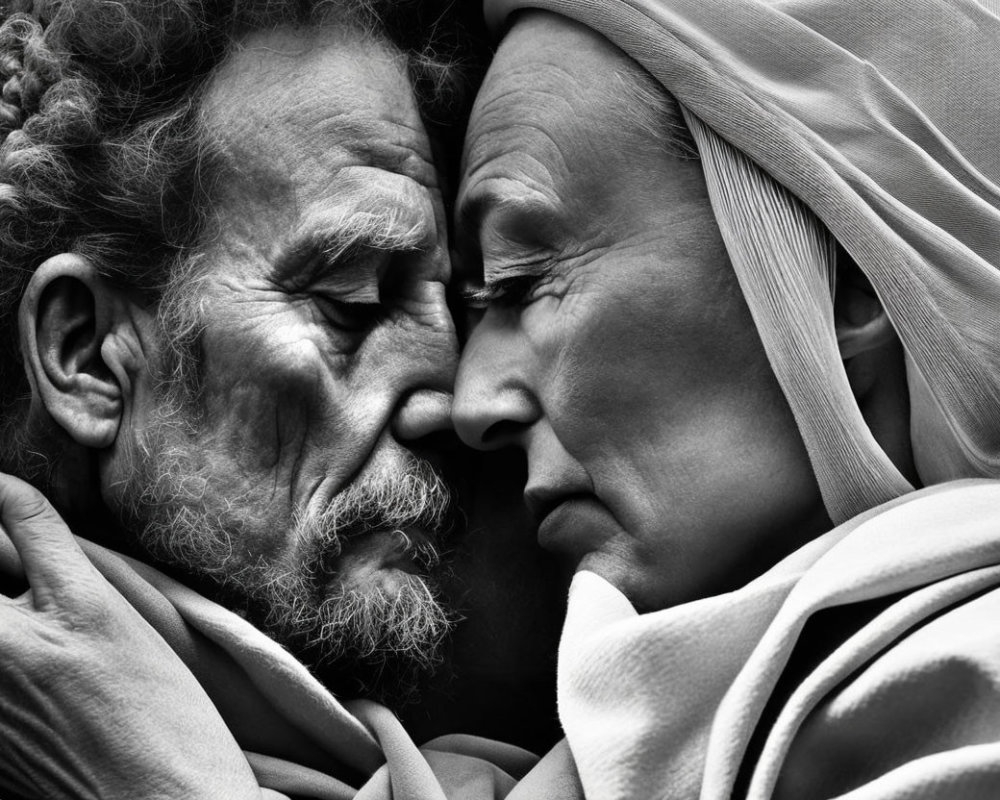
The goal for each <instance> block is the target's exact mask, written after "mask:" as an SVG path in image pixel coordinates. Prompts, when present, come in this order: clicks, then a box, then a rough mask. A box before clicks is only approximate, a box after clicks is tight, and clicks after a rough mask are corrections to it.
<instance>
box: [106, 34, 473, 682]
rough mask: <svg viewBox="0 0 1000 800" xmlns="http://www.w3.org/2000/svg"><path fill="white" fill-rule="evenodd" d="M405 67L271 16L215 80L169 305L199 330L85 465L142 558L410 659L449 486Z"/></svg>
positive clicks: (343, 643) (432, 284)
mask: <svg viewBox="0 0 1000 800" xmlns="http://www.w3.org/2000/svg"><path fill="white" fill-rule="evenodd" d="M404 70H405V67H404V65H403V64H402V63H400V60H399V59H398V58H397V57H395V56H394V55H393V54H392V53H391V52H390V51H389V49H388V48H386V47H383V46H381V45H379V44H374V43H370V42H360V41H357V40H355V39H353V38H349V37H346V38H345V37H344V36H343V35H337V34H336V33H333V32H329V31H327V32H311V33H309V32H290V31H277V32H272V33H268V34H263V35H255V36H252V37H250V38H249V39H248V40H247V41H246V42H244V43H243V45H242V46H241V47H240V48H239V49H238V50H237V52H236V54H235V55H234V57H233V58H232V59H231V61H230V62H228V64H226V65H224V66H223V67H222V68H221V69H220V71H219V72H218V73H217V74H216V75H215V76H214V77H213V79H212V81H211V83H210V85H209V86H208V90H207V94H206V96H205V99H204V102H203V106H202V113H203V117H202V119H203V123H204V126H205V128H206V129H207V131H208V133H209V135H210V137H212V138H214V139H215V140H216V141H217V142H218V143H219V144H220V146H221V153H222V162H221V168H220V169H219V170H218V174H219V175H220V178H219V182H218V183H217V184H216V185H214V186H213V187H212V188H211V192H212V195H213V196H214V197H215V198H217V203H216V204H215V205H214V207H213V208H212V209H211V218H210V219H209V228H208V230H209V238H208V242H207V244H206V246H205V248H204V253H203V254H201V255H200V256H199V261H198V269H197V271H196V277H195V279H194V280H193V282H192V283H191V286H190V291H187V292H186V293H185V295H183V296H182V297H181V298H180V300H179V302H178V303H177V304H176V306H177V308H179V309H180V311H181V313H180V320H179V321H178V320H173V321H171V323H170V325H175V326H176V325H177V324H179V323H180V324H183V320H184V319H185V318H194V319H196V320H198V321H199V322H200V323H201V324H202V325H203V326H204V327H203V331H204V332H203V335H202V337H201V346H200V351H201V360H200V363H199V364H198V381H197V383H198V388H199V391H198V393H197V394H196V396H194V397H192V396H191V394H190V392H188V393H185V392H182V391H181V389H180V387H179V386H177V385H173V386H171V385H169V383H168V386H167V388H165V389H162V388H161V389H160V390H159V391H156V392H154V393H150V394H146V395H142V394H141V393H140V395H139V396H138V399H137V402H136V406H135V409H134V411H133V417H132V418H131V419H129V420H127V423H129V424H130V425H131V429H132V437H130V436H129V435H128V434H126V435H125V436H124V437H120V439H124V440H125V442H124V444H126V445H127V444H128V440H129V439H130V438H134V444H133V446H134V447H135V448H137V450H138V453H139V455H138V459H137V460H138V462H139V465H140V469H139V470H138V472H137V473H136V474H134V475H132V474H129V473H128V472H127V471H126V470H127V468H128V461H124V462H123V461H122V460H121V459H116V460H112V461H111V462H110V464H111V466H109V467H108V468H107V469H106V471H105V475H104V476H103V477H104V482H105V487H106V489H105V491H106V493H107V494H108V495H109V501H110V502H111V503H112V504H113V505H117V506H120V507H121V506H124V507H126V513H127V514H131V515H132V516H133V517H134V518H135V519H134V521H133V524H134V525H137V526H138V527H141V528H145V533H144V534H143V536H144V539H145V542H146V545H147V546H148V547H149V548H151V549H152V551H153V552H154V553H155V554H157V555H158V556H160V557H162V558H164V559H166V560H168V561H172V562H174V563H179V564H181V565H183V566H185V567H186V568H187V569H189V570H191V571H193V572H195V573H201V574H209V575H213V576H215V579H216V580H217V581H221V582H222V583H223V585H224V586H225V587H226V588H228V590H229V591H230V592H231V594H232V595H233V596H234V597H235V598H237V600H238V601H243V600H249V603H250V605H251V607H253V606H257V607H258V613H259V614H260V619H259V620H258V621H260V622H261V623H262V624H263V625H264V627H265V628H267V629H269V630H270V631H271V632H273V633H274V634H276V635H277V636H278V637H279V638H284V639H285V640H287V641H289V642H290V643H292V644H294V645H296V646H298V647H305V648H308V647H310V646H316V648H317V652H318V654H319V655H320V656H321V657H325V658H327V659H330V660H336V661H338V664H340V665H342V664H343V663H345V662H349V661H350V660H351V659H354V660H356V661H359V662H360V663H361V666H360V667H359V669H361V670H362V672H364V671H367V672H371V671H373V670H376V671H377V670H380V669H382V668H383V664H382V662H381V658H382V656H383V655H385V654H386V653H392V652H393V651H396V652H398V653H402V659H403V660H404V661H406V660H407V659H409V660H413V659H416V661H417V662H418V663H422V662H423V660H425V659H426V658H427V656H428V655H429V654H430V653H429V651H432V650H433V646H434V643H435V642H436V641H437V639H438V638H439V637H440V635H441V633H442V632H443V631H444V629H445V628H446V627H447V621H446V619H445V617H444V615H443V613H442V611H441V609H440V608H439V607H438V606H437V604H436V602H435V601H434V599H433V597H432V595H433V590H432V587H431V585H430V584H429V582H428V580H427V578H426V574H427V573H428V572H429V571H430V570H431V568H432V567H433V564H434V562H435V560H436V554H435V547H436V545H437V544H438V543H437V541H436V539H437V538H438V537H439V535H440V534H441V533H442V531H443V529H444V527H445V525H446V518H447V513H446V512H447V506H448V502H447V491H446V490H445V489H444V488H443V484H442V483H441V481H440V479H439V478H438V477H437V475H436V473H435V471H434V470H433V469H431V468H430V467H429V466H428V464H427V462H426V461H424V460H422V459H419V458H418V457H417V455H416V451H417V448H419V447H420V443H421V440H423V439H424V438H425V437H426V436H427V435H429V434H432V433H434V432H435V431H437V430H439V429H442V428H445V427H447V426H449V425H450V423H449V421H448V412H449V409H450V397H451V395H450V393H451V389H452V382H453V376H454V369H455V361H456V356H457V343H456V339H455V335H454V329H453V325H452V321H451V318H450V316H449V312H448V308H447V306H446V303H445V283H446V282H447V280H448V278H449V261H448V257H447V244H446V238H445V222H444V216H443V206H442V201H441V194H440V190H439V188H438V185H437V176H438V173H437V171H436V169H435V165H434V163H433V161H432V156H431V150H430V145H429V142H428V138H427V135H426V133H425V131H424V128H423V125H422V122H421V119H420V116H419V114H418V111H417V108H416V105H415V101H414V98H413V95H412V92H411V89H410V85H409V82H408V80H407V78H406V74H405V71H404ZM170 325H168V336H169V335H170V333H171V332H170V330H169V328H170ZM174 333H176V330H175V331H174ZM123 463H124V465H125V467H126V469H125V470H123V469H122V465H123ZM144 484H145V485H144ZM130 507H131V510H129V508H130ZM348 671H349V670H348ZM384 677H385V678H386V680H388V681H391V680H393V679H394V678H393V674H392V670H391V665H390V668H387V670H386V673H385V676H384ZM334 680H335V679H334ZM338 688H339V687H338ZM348 688H356V687H348Z"/></svg>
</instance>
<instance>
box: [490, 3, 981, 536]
mask: <svg viewBox="0 0 1000 800" xmlns="http://www.w3.org/2000/svg"><path fill="white" fill-rule="evenodd" d="M524 7H531V8H542V9H547V10H550V11H554V12H556V13H559V14H562V15H564V16H566V17H569V18H572V19H575V20H578V21H579V22H581V23H583V24H585V25H587V26H588V27H590V28H592V29H594V30H596V31H598V32H599V33H601V34H603V35H604V36H605V37H606V38H608V39H609V40H610V41H612V42H613V43H615V44H616V45H617V46H618V47H620V48H621V49H622V50H623V51H624V52H625V53H627V54H628V55H630V56H631V57H632V58H634V59H635V60H636V61H637V62H638V63H640V64H641V65H642V66H643V67H645V69H646V70H647V71H648V72H649V73H650V74H652V75H653V76H654V77H655V78H656V79H657V80H658V81H660V82H661V83H662V84H663V86H664V87H665V88H666V89H667V90H668V91H669V92H670V93H672V94H673V95H674V96H675V97H676V98H677V99H678V101H679V102H680V103H681V105H682V107H683V108H684V109H685V115H686V118H687V119H688V122H689V125H690V126H691V128H692V132H693V133H694V135H695V138H696V141H697V143H698V145H699V150H700V151H701V156H702V161H703V166H704V169H705V173H706V179H707V182H708V186H709V192H710V196H711V198H712V202H713V207H714V208H715V211H716V215H717V217H718V220H719V226H720V230H721V231H722V234H723V237H724V239H725V241H726V244H727V247H728V249H729V254H730V257H731V260H732V262H733V266H734V269H735V271H736V273H737V276H738V278H739V281H740V285H741V287H742V289H743V292H744V294H745V296H746V299H747V303H748V305H749V307H750V310H751V313H752V314H753V317H754V320H755V322H756V324H757V327H758V330H759V331H760V335H761V339H762V341H763V343H764V347H765V350H766V351H767V354H768V358H769V359H770V362H771V366H772V368H773V369H774V372H775V374H776V376H777V378H778V381H779V383H780V384H781V386H782V389H783V390H784V393H785V396H786V397H787V399H788V402H789V405H790V407H791V409H792V412H793V414H794V415H795V419H796V421H797V423H798V426H799V429H800V431H801V433H802V437H803V440H804V442H805V444H806V447H807V449H808V452H809V456H810V459H811V461H812V465H813V468H814V470H815V472H816V476H817V479H818V481H819V485H820V488H821V490H822V492H823V498H824V501H825V503H826V506H827V509H828V511H829V513H830V515H831V517H832V518H833V520H834V521H835V522H841V521H843V520H846V519H849V518H850V517H853V516H854V515H856V514H858V513H860V512H862V511H864V510H866V509H869V508H872V507H874V506H875V505H878V504H879V503H882V502H884V501H886V500H889V499H891V498H893V497H896V496H899V495H900V494H903V493H905V492H907V491H909V490H910V488H911V487H910V485H909V484H908V482H907V481H906V480H905V479H904V478H903V476H902V475H900V473H899V472H898V470H897V469H896V468H895V467H894V466H893V465H892V463H891V462H890V460H889V458H888V457H887V456H886V454H885V453H884V452H883V451H882V449H881V448H880V447H879V445H878V444H877V443H876V442H875V439H874V437H873V436H872V434H871V432H870V431H869V429H868V427H867V425H866V424H865V422H864V420H863V418H862V416H861V413H860V411H859V409H858V406H857V402H856V401H855V399H854V397H853V394H852V392H851V390H850V387H849V385H848V382H847V377H846V373H845V371H844V366H843V361H842V358H841V355H840V353H839V350H838V347H837V341H836V334H835V330H834V325H833V309H832V298H831V291H830V285H831V269H832V264H833V261H832V258H831V256H830V249H829V247H827V246H826V243H824V242H823V241H820V240H818V239H817V238H816V236H815V234H814V233H812V232H810V229H809V226H808V225H803V224H801V219H800V217H801V207H799V206H798V205H797V203H796V202H794V201H793V202H785V201H783V200H781V199H780V196H781V195H782V194H784V193H785V192H786V191H787V192H788V193H790V194H791V195H793V196H794V197H795V198H798V200H799V201H801V203H802V204H804V206H805V207H807V208H808V209H809V210H811V211H812V212H813V213H814V214H815V215H816V216H817V217H819V219H820V220H822V221H823V223H824V224H825V225H826V227H827V228H828V229H829V230H830V232H831V233H832V234H833V236H834V237H835V238H836V240H837V241H838V242H839V243H840V244H841V245H842V246H843V248H844V249H845V250H846V252H847V253H848V254H849V255H850V256H851V257H852V258H853V259H854V260H855V261H856V262H857V264H858V266H859V267H860V268H861V270H862V271H863V272H864V273H865V275H866V276H867V277H868V279H869V281H870V282H871V284H872V286H873V288H874V290H875V292H876V293H877V294H878V297H879V299H880V300H881V301H882V304H883V306H884V307H885V309H886V312H887V314H888V316H889V319H890V320H891V322H892V324H893V326H894V328H895V330H896V332H897V333H898V335H899V338H900V340H901V341H902V343H903V346H904V348H905V351H906V356H907V374H908V381H909V384H910V393H911V428H912V440H913V446H914V454H915V458H916V461H917V466H918V469H919V471H920V476H921V479H922V480H923V481H924V482H925V483H931V482H936V481H939V480H944V479H948V478H956V477H977V476H984V477H992V478H998V477H1000V136H998V122H1000V2H998V0H980V2H976V0H865V2H847V0H780V1H778V2H775V1H774V0H486V13H487V17H488V19H490V20H491V22H492V23H493V24H494V25H496V26H497V27H499V26H500V25H502V22H503V19H504V18H505V17H506V16H507V15H508V14H509V13H510V12H511V11H513V10H515V9H517V8H524ZM782 187H784V188H782Z"/></svg>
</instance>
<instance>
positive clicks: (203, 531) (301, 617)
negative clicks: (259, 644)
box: [119, 403, 453, 705]
mask: <svg viewBox="0 0 1000 800" xmlns="http://www.w3.org/2000/svg"><path fill="white" fill-rule="evenodd" d="M169 405H170V404H169V403H165V408H164V411H165V410H166V407H167V406H169ZM174 408H175V410H174V411H173V412H172V413H164V414H163V418H162V419H161V420H160V421H158V422H156V423H154V424H153V426H152V427H151V428H147V430H146V431H145V435H144V437H143V442H142V446H141V452H138V450H139V448H136V449H137V452H136V453H134V457H135V464H134V465H133V468H132V469H131V470H130V471H129V476H128V478H127V479H126V481H125V483H124V485H123V486H120V487H119V491H120V494H119V497H120V498H122V501H123V514H122V516H123V519H124V521H125V524H126V528H127V529H128V530H130V531H132V532H133V533H135V534H137V535H138V541H139V546H140V548H141V549H142V550H143V551H145V552H146V554H148V556H149V557H151V558H152V559H153V560H154V561H156V562H159V563H162V564H167V565H170V566H172V567H176V568H179V569H180V570H182V571H183V572H185V573H187V574H188V575H190V576H192V577H193V578H195V579H196V580H199V581H201V580H204V579H208V581H209V583H210V584H211V586H213V587H214V588H215V589H216V590H217V591H218V598H219V599H220V600H221V601H222V602H224V603H225V604H226V605H227V606H229V607H231V608H233V609H234V610H236V611H237V612H239V613H242V614H244V615H245V616H246V617H247V618H248V619H249V620H250V621H251V622H253V623H254V624H255V625H257V626H258V627H259V628H261V629H262V630H263V631H264V632H265V633H267V634H268V635H270V636H271V637H272V638H274V639H276V640H277V641H279V642H281V643H282V644H284V645H286V646H287V647H288V648H289V649H291V650H292V651H293V652H294V653H296V654H297V655H298V656H299V657H300V658H302V659H303V660H305V661H307V662H309V663H311V664H312V665H313V666H314V668H315V669H316V671H317V673H318V674H319V676H320V677H321V679H322V680H323V681H324V682H325V683H326V684H327V686H328V687H329V688H331V689H332V690H333V691H335V692H337V693H343V694H347V695H351V696H359V695H361V696H366V697H374V698H377V699H380V700H382V701H384V702H387V703H389V704H391V705H400V704H402V703H404V702H406V701H407V700H409V699H412V695H413V693H414V691H415V688H416V686H417V684H418V681H419V679H420V677H421V676H422V675H424V674H426V673H429V672H430V671H432V670H433V669H434V668H435V667H436V666H437V665H438V664H439V663H440V661H441V650H442V645H443V643H444V641H445V639H446V638H447V635H448V633H449V632H450V630H451V627H452V625H453V619H452V615H451V614H450V613H449V612H448V611H447V610H446V608H445V607H444V606H443V604H442V602H441V601H440V599H439V590H438V588H437V585H436V583H435V581H434V580H433V578H432V577H431V575H430V573H431V572H432V571H434V570H435V569H436V568H438V567H439V564H440V556H439V554H438V551H437V548H436V547H435V545H434V544H432V543H431V542H432V541H437V540H439V538H440V537H441V536H442V535H445V534H447V532H448V520H449V516H450V514H449V512H450V506H451V499H450V493H449V491H448V488H447V486H446V485H445V484H444V482H443V481H442V480H441V478H440V477H439V476H438V474H437V473H436V472H435V470H434V469H433V468H432V467H431V466H430V465H429V464H428V463H427V462H425V461H423V460H420V459H418V458H416V457H415V456H413V455H412V454H410V453H408V452H406V451H402V450H401V451H399V453H398V457H394V458H392V459H391V462H390V463H382V464H379V465H378V466H376V467H375V468H372V469H369V470H366V471H365V472H363V473H362V474H361V475H360V476H359V477H358V478H357V479H356V480H355V481H354V482H353V483H351V484H350V485H348V486H347V487H346V488H345V489H344V490H343V491H341V492H340V493H338V494H337V495H336V496H335V498H334V499H333V501H332V502H331V503H330V504H329V506H327V507H326V508H325V509H324V510H322V511H321V512H320V513H315V514H308V515H306V516H304V517H301V518H299V519H296V520H294V521H293V524H292V525H291V530H289V532H288V535H289V536H290V537H292V539H293V540H294V541H298V542H301V543H302V545H303V549H302V551H301V552H302V554H301V556H300V557H297V559H296V562H295V563H294V564H291V565H288V564H281V565H279V564H276V563H274V562H273V561H270V560H268V559H267V558H266V557H265V556H263V555H259V554H258V555H256V556H252V555H250V554H249V552H248V548H247V547H240V546H239V545H240V543H241V542H243V541H247V539H246V537H247V534H248V533H251V532H254V531H259V530H260V527H261V525H262V521H260V520H255V519H254V517H253V515H252V514H249V513H245V512H244V510H243V509H241V508H240V502H239V498H231V497H225V496H220V492H219V489H218V481H216V480H213V477H214V476H213V473H212V470H211V468H210V467H209V466H207V464H206V462H205V460H204V458H203V456H202V448H201V447H199V445H198V444H196V443H195V442H194V439H193V438H192V437H191V429H192V426H191V425H189V424H187V422H186V416H187V415H186V414H185V412H184V411H178V410H176V409H177V406H174ZM263 524H266V523H263ZM411 528H417V529H420V530H422V531H424V532H426V533H427V536H428V540H429V541H418V542H415V541H414V540H413V539H411V538H410V536H409V535H408V534H407V533H406V531H407V530H408V529H411ZM372 531H392V532H395V534H394V535H396V536H397V537H400V541H401V542H404V543H405V545H406V547H407V550H408V553H409V554H410V555H411V557H412V558H413V560H414V562H415V563H416V564H417V566H418V567H419V568H420V571H421V572H422V573H424V574H421V575H416V574H407V573H397V577H398V579H399V580H401V581H402V586H401V588H399V589H395V590H393V591H391V592H387V591H385V590H383V589H382V588H381V587H380V586H371V587H368V588H365V587H357V586H352V587H349V588H345V587H343V586H341V585H339V582H338V580H337V558H338V556H339V555H340V554H341V551H342V549H343V547H344V544H345V542H348V541H350V540H351V539H352V538H353V537H355V536H358V535H360V534H364V533H368V532H372Z"/></svg>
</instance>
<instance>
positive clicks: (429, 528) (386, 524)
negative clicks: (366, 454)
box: [302, 453, 456, 574]
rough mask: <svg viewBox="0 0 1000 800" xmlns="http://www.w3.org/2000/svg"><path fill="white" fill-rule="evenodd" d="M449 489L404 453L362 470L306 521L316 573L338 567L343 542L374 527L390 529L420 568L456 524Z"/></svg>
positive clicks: (431, 562) (434, 558)
mask: <svg viewBox="0 0 1000 800" xmlns="http://www.w3.org/2000/svg"><path fill="white" fill-rule="evenodd" d="M455 511H456V508H455V503H454V499H453V492H452V490H451V489H450V488H449V486H448V484H447V483H446V482H445V480H444V478H443V477H442V476H441V475H440V474H439V473H438V471H437V470H436V469H435V468H434V467H433V466H432V465H431V464H430V463H429V462H427V461H426V460H424V459H421V458H418V457H416V456H413V455H411V454H408V453H407V454H403V455H401V456H400V457H399V458H397V459H393V462H392V463H391V464H387V465H385V466H381V467H378V468H375V469H373V470H370V471H367V472H364V473H362V474H361V475H360V476H359V477H358V478H357V479H356V480H355V481H354V482H353V483H351V484H350V485H348V486H347V487H346V488H345V489H343V490H342V491H341V492H339V493H338V494H337V495H336V497H334V499H333V501H332V502H331V503H330V504H329V505H328V506H327V508H326V509H324V510H323V512H322V513H320V514H319V515H318V516H316V517H313V518H312V519H308V520H306V521H305V525H304V526H302V527H304V528H305V530H303V531H302V535H303V536H304V538H305V541H307V542H308V543H309V545H308V546H309V548H310V550H311V551H312V553H311V555H312V557H311V558H309V559H307V563H310V564H313V565H315V568H316V571H317V572H318V573H319V574H324V573H325V574H330V573H335V572H336V571H337V564H336V560H337V558H338V557H339V556H340V554H341V553H342V552H343V549H344V546H345V544H346V543H347V542H349V541H350V540H352V539H355V538H357V537H359V536H365V535H368V534H373V533H390V534H392V535H394V536H396V537H397V538H398V540H399V542H400V545H401V547H402V548H404V550H405V551H406V552H407V554H408V555H410V556H411V557H412V558H413V559H414V561H415V562H416V563H417V564H419V565H420V566H422V567H424V568H425V569H432V568H434V567H435V566H437V564H438V563H439V562H440V553H439V548H440V546H441V545H442V544H443V543H445V542H446V540H447V538H448V536H449V534H451V533H452V532H453V530H454V528H455V522H456V513H455Z"/></svg>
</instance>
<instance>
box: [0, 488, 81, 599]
mask: <svg viewBox="0 0 1000 800" xmlns="http://www.w3.org/2000/svg"><path fill="white" fill-rule="evenodd" d="M0 523H2V525H3V527H4V528H5V529H6V531H7V535H8V536H9V537H10V540H11V541H12V542H13V543H14V547H15V548H17V552H18V554H19V555H20V556H21V566H22V568H23V570H24V575H25V577H26V578H27V579H28V584H29V585H30V586H31V592H32V595H33V596H34V599H35V605H36V606H39V607H41V606H44V605H46V604H48V603H50V602H52V601H53V600H54V599H55V598H56V597H57V596H58V594H59V592H60V589H61V588H62V587H64V586H68V585H70V584H71V583H72V582H74V581H78V580H79V577H80V573H81V571H82V570H83V571H88V572H90V571H93V567H92V566H91V564H90V562H89V561H88V560H87V557H86V556H85V555H84V554H83V551H82V550H81V549H80V545H78V544H77V543H76V540H75V539H74V538H73V534H72V533H71V532H70V529H69V527H68V526H67V525H66V523H65V522H63V519H62V517H60V516H59V514H58V513H56V510H55V509H54V508H53V507H52V506H51V505H50V504H49V501H48V500H46V499H45V496H44V495H43V494H42V493H41V492H39V491H38V490H37V489H35V488H34V487H33V486H31V485H30V484H27V483H25V482H24V481H22V480H20V479H18V478H15V477H13V476H11V475H2V474H0Z"/></svg>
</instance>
